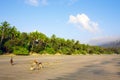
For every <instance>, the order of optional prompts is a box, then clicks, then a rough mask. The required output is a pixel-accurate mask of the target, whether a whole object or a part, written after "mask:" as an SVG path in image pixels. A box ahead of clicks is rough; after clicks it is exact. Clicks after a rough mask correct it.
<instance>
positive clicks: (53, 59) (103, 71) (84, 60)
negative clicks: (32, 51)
mask: <svg viewBox="0 0 120 80" xmlns="http://www.w3.org/2000/svg"><path fill="white" fill-rule="evenodd" d="M34 59H36V60H38V61H40V62H42V63H43V66H44V67H43V69H41V70H33V71H31V70H30V65H31V62H32V61H33V60H34ZM9 60H10V56H0V80H120V56H119V55H85V56H83V55H81V56H80V55H79V56H74V55H71V56H65V55H60V56H14V57H13V60H14V65H13V66H12V65H11V64H10V63H9Z"/></svg>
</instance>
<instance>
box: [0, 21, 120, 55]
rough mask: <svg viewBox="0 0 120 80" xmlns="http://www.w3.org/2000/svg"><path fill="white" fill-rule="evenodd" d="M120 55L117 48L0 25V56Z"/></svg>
mask: <svg viewBox="0 0 120 80" xmlns="http://www.w3.org/2000/svg"><path fill="white" fill-rule="evenodd" d="M6 53H12V54H16V55H29V54H30V53H37V54H56V53H59V54H65V55H71V54H84V55H85V54H115V53H116V54H120V49H119V48H117V49H116V48H103V47H98V46H90V45H85V44H81V43H80V42H79V41H75V40H73V39H72V40H70V39H67V40H66V39H64V38H58V37H56V35H54V34H53V35H52V36H51V37H50V38H49V37H47V36H46V35H45V34H43V33H41V32H38V31H35V32H30V33H26V32H20V31H18V30H17V29H16V27H15V26H12V27H11V25H10V24H9V23H8V22H6V21H4V22H2V23H1V24H0V54H6Z"/></svg>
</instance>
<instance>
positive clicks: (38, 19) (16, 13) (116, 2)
mask: <svg viewBox="0 0 120 80" xmlns="http://www.w3.org/2000/svg"><path fill="white" fill-rule="evenodd" d="M119 8H120V0H0V22H3V21H8V22H9V23H10V24H11V25H12V26H13V25H14V26H16V28H17V29H18V30H19V31H21V32H33V31H35V30H38V31H40V32H42V33H44V34H46V35H47V36H48V37H50V36H51V35H52V34H55V35H56V36H57V37H61V38H65V39H75V40H79V41H80V42H81V43H91V44H96V43H99V42H106V41H111V40H114V39H118V38H119V37H120V31H119V30H120V10H119Z"/></svg>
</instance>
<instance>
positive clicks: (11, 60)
mask: <svg viewBox="0 0 120 80" xmlns="http://www.w3.org/2000/svg"><path fill="white" fill-rule="evenodd" d="M10 64H11V65H14V61H13V57H11V58H10Z"/></svg>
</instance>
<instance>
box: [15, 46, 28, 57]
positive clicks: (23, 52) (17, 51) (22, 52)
mask: <svg viewBox="0 0 120 80" xmlns="http://www.w3.org/2000/svg"><path fill="white" fill-rule="evenodd" d="M13 53H14V54H15V55H29V53H28V50H27V49H26V48H24V47H21V46H15V47H14V51H13Z"/></svg>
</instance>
